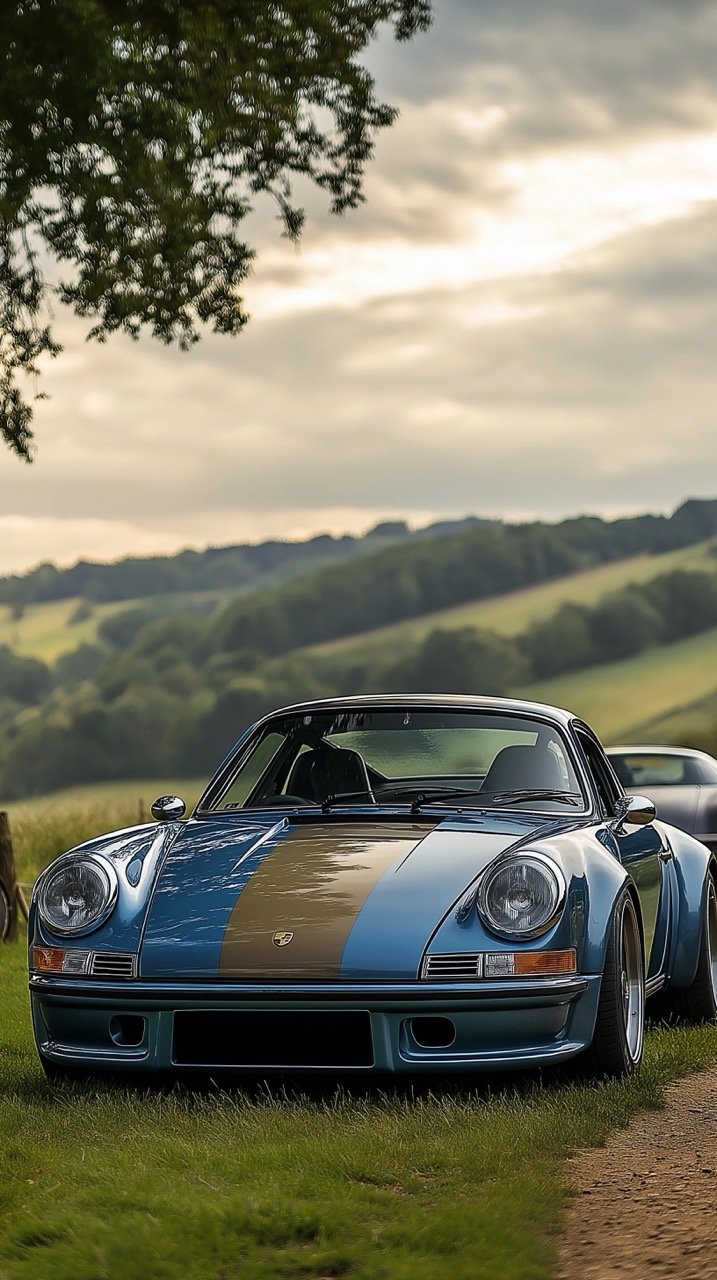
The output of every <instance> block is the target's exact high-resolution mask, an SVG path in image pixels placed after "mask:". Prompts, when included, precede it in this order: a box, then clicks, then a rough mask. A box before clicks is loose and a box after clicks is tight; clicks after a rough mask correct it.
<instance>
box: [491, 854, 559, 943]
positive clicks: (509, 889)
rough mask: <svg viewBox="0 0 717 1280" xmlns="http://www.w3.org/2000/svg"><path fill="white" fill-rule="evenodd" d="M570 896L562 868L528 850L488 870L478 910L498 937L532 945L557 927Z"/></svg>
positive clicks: (509, 857) (494, 864) (497, 862)
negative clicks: (566, 900)
mask: <svg viewBox="0 0 717 1280" xmlns="http://www.w3.org/2000/svg"><path fill="white" fill-rule="evenodd" d="M566 895H567V884H566V881H565V876H564V875H563V872H562V869H561V868H560V867H559V865H558V864H557V863H556V862H553V860H552V858H547V857H546V856H545V854H542V853H537V852H534V851H533V850H532V849H526V850H525V851H524V852H516V853H510V854H507V855H506V856H504V857H501V858H498V859H497V860H496V861H495V862H494V863H492V865H491V866H489V867H488V868H487V869H486V871H485V873H484V875H483V877H482V879H481V882H480V885H479V886H478V892H477V894H476V910H477V912H478V915H479V917H480V919H481V921H482V923H483V924H484V925H485V927H486V928H487V929H489V930H490V932H491V933H494V934H495V935H496V937H498V938H504V939H505V940H506V941H509V942H517V941H521V940H523V941H526V942H529V941H531V939H533V938H539V937H540V936H541V934H543V933H547V932H548V930H549V929H551V928H552V927H553V925H554V924H555V923H556V921H557V920H558V919H559V917H560V915H561V913H562V910H563V907H564V905H565V898H566ZM521 919H522V920H523V921H524V923H523V925H521V923H520V921H521Z"/></svg>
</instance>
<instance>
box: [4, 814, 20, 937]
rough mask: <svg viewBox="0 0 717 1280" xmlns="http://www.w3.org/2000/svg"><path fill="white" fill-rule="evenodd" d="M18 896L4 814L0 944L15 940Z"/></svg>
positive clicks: (8, 827) (8, 832)
mask: <svg viewBox="0 0 717 1280" xmlns="http://www.w3.org/2000/svg"><path fill="white" fill-rule="evenodd" d="M19 895H20V891H19V887H18V883H17V875H16V872H15V855H14V853H13V850H12V837H11V835H10V821H9V819H8V816H7V814H6V813H0V942H15V940H16V939H17V913H18V907H19V905H20V896H19Z"/></svg>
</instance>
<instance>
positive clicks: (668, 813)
mask: <svg viewBox="0 0 717 1280" xmlns="http://www.w3.org/2000/svg"><path fill="white" fill-rule="evenodd" d="M607 754H608V756H609V757H610V762H611V764H612V766H613V769H614V770H615V772H616V774H617V776H618V778H619V779H620V781H621V783H622V785H623V787H624V788H625V790H626V791H628V792H634V793H637V794H640V795H648V796H649V797H650V799H651V800H652V801H653V802H654V804H655V807H656V809H657V816H658V818H661V819H662V821H663V822H670V823H672V825H673V826H675V827H681V828H682V830H683V831H687V832H689V834H690V835H693V836H696V837H697V839H698V840H702V841H703V843H704V844H706V845H708V846H709V847H710V849H714V850H716V851H717V760H715V759H714V758H713V757H712V756H709V755H707V753H706V752H705V751H692V750H691V749H690V748H689V747H659V746H635V747H610V748H609V749H608V752H607Z"/></svg>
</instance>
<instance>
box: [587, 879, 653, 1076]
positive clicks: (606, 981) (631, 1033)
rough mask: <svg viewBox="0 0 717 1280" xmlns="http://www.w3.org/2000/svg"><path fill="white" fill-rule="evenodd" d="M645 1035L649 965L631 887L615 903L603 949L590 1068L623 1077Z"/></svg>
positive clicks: (634, 1061) (633, 1064)
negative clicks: (643, 952)
mask: <svg viewBox="0 0 717 1280" xmlns="http://www.w3.org/2000/svg"><path fill="white" fill-rule="evenodd" d="M644 1037H645V965H644V960H643V955H642V935H641V933H640V923H639V921H638V918H637V910H636V908H635V903H634V901H633V898H632V895H631V893H630V892H629V890H627V889H624V890H623V892H622V893H621V895H620V897H619V898H618V900H617V903H616V904H615V910H614V912H613V918H612V925H611V927H610V937H609V939H608V944H607V948H606V951H605V964H604V967H603V974H602V982H601V984H600V999H599V1002H598V1011H597V1018H596V1021H595V1034H594V1036H593V1042H592V1045H591V1046H590V1049H589V1051H588V1054H587V1055H586V1057H587V1063H586V1065H587V1066H588V1067H589V1069H590V1071H591V1072H592V1073H593V1074H595V1075H599V1076H612V1077H614V1078H620V1077H623V1076H630V1075H633V1073H634V1072H635V1071H637V1069H638V1067H639V1065H640V1062H641V1061H642V1048H643V1042H644Z"/></svg>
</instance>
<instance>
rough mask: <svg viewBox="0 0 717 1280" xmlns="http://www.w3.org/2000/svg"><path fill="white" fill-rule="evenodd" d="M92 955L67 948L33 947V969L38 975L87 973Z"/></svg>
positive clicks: (89, 952)
mask: <svg viewBox="0 0 717 1280" xmlns="http://www.w3.org/2000/svg"><path fill="white" fill-rule="evenodd" d="M91 955H92V952H91V951H77V950H74V949H72V950H70V949H68V948H67V947H33V948H32V968H33V969H34V970H36V972H37V973H87V971H88V969H89V967H90V957H91Z"/></svg>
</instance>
